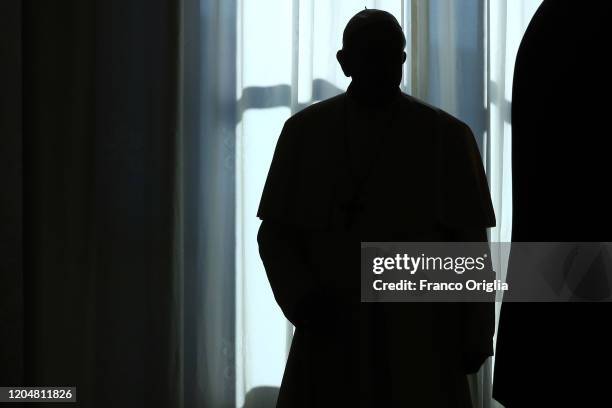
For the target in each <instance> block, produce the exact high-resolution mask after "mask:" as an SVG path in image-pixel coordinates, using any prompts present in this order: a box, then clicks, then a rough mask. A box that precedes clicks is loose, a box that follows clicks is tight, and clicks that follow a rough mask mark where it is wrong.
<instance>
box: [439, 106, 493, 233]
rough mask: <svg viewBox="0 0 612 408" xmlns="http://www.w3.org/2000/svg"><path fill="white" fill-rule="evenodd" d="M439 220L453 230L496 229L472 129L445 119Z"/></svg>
mask: <svg viewBox="0 0 612 408" xmlns="http://www.w3.org/2000/svg"><path fill="white" fill-rule="evenodd" d="M437 143H438V155H437V160H438V162H437V171H438V180H437V187H438V190H437V191H438V200H436V201H437V203H438V220H439V221H440V223H441V224H442V225H444V226H446V227H449V228H476V227H482V228H489V227H493V226H495V212H494V210H493V204H492V202H491V194H490V192H489V184H488V182H487V176H486V174H485V171H484V167H483V164H482V159H481V157H480V151H479V150H478V146H477V144H476V140H475V139H474V135H473V134H472V131H471V130H470V128H469V127H468V126H467V125H465V124H464V123H462V122H459V121H457V120H451V119H448V118H443V119H442V120H440V121H439V125H438V133H437Z"/></svg>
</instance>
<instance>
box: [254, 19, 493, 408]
mask: <svg viewBox="0 0 612 408" xmlns="http://www.w3.org/2000/svg"><path fill="white" fill-rule="evenodd" d="M404 47H405V38H404V35H403V32H402V29H401V27H400V25H399V24H398V22H397V20H396V19H395V18H394V17H393V16H392V15H391V14H389V13H387V12H384V11H380V10H364V11H361V12H359V13H358V14H356V15H355V16H354V17H353V18H352V19H351V20H350V21H349V23H348V24H347V26H346V28H345V30H344V34H343V47H342V50H340V51H338V53H337V59H338V61H339V63H340V65H341V67H342V70H343V71H344V73H345V75H347V76H350V77H351V78H352V81H351V84H350V86H349V87H348V90H347V92H346V93H343V94H340V95H338V96H335V97H333V98H330V99H327V100H325V101H322V102H319V103H316V104H314V105H312V106H309V107H308V108H305V109H303V110H302V111H301V112H299V113H297V114H295V115H294V116H292V117H291V118H290V119H288V120H287V121H286V122H285V125H284V127H283V130H282V132H281V135H280V137H279V140H278V143H277V146H276V150H275V153H274V158H273V161H272V165H271V167H270V171H269V174H268V178H267V180H266V184H265V187H264V192H263V196H262V198H261V202H260V206H259V211H258V214H257V215H258V217H260V218H261V219H262V220H263V222H262V224H261V227H260V230H259V234H258V242H259V248H260V254H261V257H262V260H263V263H264V266H265V268H266V272H267V275H268V279H269V281H270V285H271V287H272V290H273V293H274V296H275V298H276V300H277V302H278V304H279V305H280V307H281V309H282V310H283V312H284V314H285V316H286V317H287V318H288V319H289V320H290V321H291V322H292V323H293V324H294V325H295V326H296V330H295V336H294V338H293V342H292V345H291V351H290V354H289V358H288V361H287V366H286V368H285V373H284V376H283V381H282V385H281V390H280V394H279V399H278V406H279V407H344V406H367V407H402V406H415V407H421V408H423V407H436V408H443V407H469V406H471V404H470V396H469V388H468V383H467V379H466V373H470V372H475V371H477V370H478V368H479V367H480V366H481V364H482V363H483V362H484V361H485V359H486V358H487V357H488V356H490V355H491V354H492V336H493V326H494V324H493V322H494V313H493V306H492V305H491V304H476V303H473V304H467V303H464V304H442V303H361V302H360V265H359V262H360V254H359V251H360V245H359V244H360V242H361V241H400V242H402V241H404V242H405V241H413V242H424V241H486V228H487V227H490V226H493V225H494V224H495V217H494V214H493V210H492V205H491V201H490V196H489V190H488V185H487V181H486V178H485V175H484V171H483V167H482V163H481V160H480V155H479V152H478V149H477V146H476V144H475V141H474V137H473V135H472V133H471V131H470V129H469V128H468V126H466V125H465V124H464V123H462V122H460V121H459V120H457V119H455V118H454V117H452V116H450V115H449V114H447V113H445V112H443V111H441V110H439V109H436V108H433V107H431V106H428V105H426V104H424V103H422V102H420V101H418V100H416V99H415V98H413V97H411V96H408V95H406V94H404V93H402V92H401V91H400V89H399V84H400V81H401V77H402V64H403V63H404V61H405V59H406V53H405V52H404V51H403V49H404Z"/></svg>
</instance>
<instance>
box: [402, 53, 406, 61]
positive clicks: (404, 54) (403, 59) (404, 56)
mask: <svg viewBox="0 0 612 408" xmlns="http://www.w3.org/2000/svg"><path fill="white" fill-rule="evenodd" d="M404 62H406V51H404V52H402V64H403V63H404Z"/></svg>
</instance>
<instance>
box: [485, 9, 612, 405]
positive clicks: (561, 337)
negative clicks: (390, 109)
mask: <svg viewBox="0 0 612 408" xmlns="http://www.w3.org/2000/svg"><path fill="white" fill-rule="evenodd" d="M607 6H608V5H607V3H605V2H591V3H589V4H588V5H586V4H582V5H580V6H579V5H578V4H577V3H576V2H573V1H569V0H550V1H549V0H546V1H544V2H543V3H542V5H541V6H540V8H539V9H538V11H537V12H536V14H535V15H534V17H533V19H532V21H531V22H530V24H529V27H528V28H527V31H526V33H525V36H524V38H523V40H522V42H521V46H520V47H519V51H518V54H517V59H516V67H515V72H514V83H513V101H512V195H513V215H512V220H513V222H512V241H513V242H553V243H554V242H610V241H612V239H611V237H612V214H611V211H612V210H611V209H612V195H611V194H610V179H611V178H612V170H611V166H610V152H611V149H612V142H611V139H610V131H609V121H610V120H609V116H610V113H609V101H608V100H607V98H608V93H607V92H604V91H603V88H602V81H604V79H603V78H607V77H608V76H609V68H608V67H607V65H606V64H604V63H602V58H603V53H606V51H604V50H607V49H609V33H608V32H609V21H607V20H609V13H608V12H607ZM515 254H516V253H515ZM515 256H517V257H518V255H513V252H511V254H510V262H509V268H508V281H509V282H512V281H513V280H516V281H519V280H521V281H524V282H527V283H528V282H529V279H530V276H524V271H523V270H522V269H521V268H514V267H513V265H514V258H515ZM568 260H571V259H568ZM517 264H520V263H519V262H517ZM584 272H585V279H584V280H583V281H582V282H581V283H580V284H579V285H577V286H576V287H575V288H573V293H574V294H575V295H576V297H577V298H582V299H584V300H597V299H598V298H604V297H607V296H609V293H610V281H609V279H607V278H606V276H605V273H602V272H604V271H602V268H601V265H597V263H594V264H593V265H592V268H590V269H589V270H586V271H584ZM532 279H533V278H532ZM534 281H535V279H534ZM511 287H512V286H511ZM611 318H612V304H610V303H504V304H503V305H502V308H501V313H500V320H499V331H498V336H497V348H496V359H495V373H494V383H493V397H494V398H495V399H497V400H498V401H500V402H501V403H503V404H504V405H505V406H506V407H507V408H515V407H561V406H564V407H565V406H568V407H570V406H581V407H595V406H604V405H609V404H610V402H609V400H610V391H609V385H610V374H609V373H608V368H609V367H610V365H611V364H612V332H611V330H610V320H611Z"/></svg>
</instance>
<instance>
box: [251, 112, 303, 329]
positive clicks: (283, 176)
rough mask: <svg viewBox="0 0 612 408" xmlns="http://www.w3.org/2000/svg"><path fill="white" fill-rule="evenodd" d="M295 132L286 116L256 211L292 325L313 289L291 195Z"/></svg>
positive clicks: (278, 296) (274, 284) (295, 179)
mask: <svg viewBox="0 0 612 408" xmlns="http://www.w3.org/2000/svg"><path fill="white" fill-rule="evenodd" d="M300 156H301V155H300V148H299V134H298V132H297V130H296V129H295V128H294V126H293V125H292V120H291V119H289V120H287V121H286V122H285V124H284V125H283V129H282V131H281V134H280V136H279V138H278V141H277V143H276V148H275V150H274V156H273V158H272V164H271V165H270V170H269V172H268V177H267V179H266V183H265V186H264V190H263V193H262V197H261V201H260V203H259V208H258V211H257V216H258V217H259V218H260V219H262V224H261V226H260V229H259V232H258V235H257V241H258V245H259V254H260V257H261V259H262V262H263V264H264V268H265V270H266V275H267V277H268V281H269V283H270V287H271V288H272V292H273V294H274V298H275V300H276V302H277V303H278V305H279V306H280V308H281V310H282V311H283V313H284V314H285V317H287V319H288V320H289V321H291V323H293V325H295V326H297V325H298V324H300V323H301V320H302V319H303V318H304V315H306V314H307V312H308V310H304V309H305V308H306V309H307V308H308V306H306V303H307V301H308V299H310V298H312V297H313V294H314V293H315V282H314V278H313V273H312V268H311V266H310V261H309V256H310V255H309V249H308V248H309V243H310V236H309V234H310V232H309V231H308V230H307V229H306V228H304V226H303V225H302V223H301V222H300V219H298V217H297V215H299V210H298V206H297V204H298V203H296V201H295V200H296V197H297V195H298V190H299V186H298V185H296V184H299V183H300V179H299V172H300V159H301V157H300Z"/></svg>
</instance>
